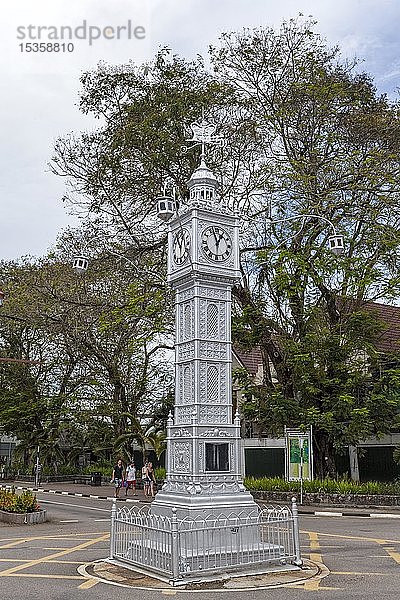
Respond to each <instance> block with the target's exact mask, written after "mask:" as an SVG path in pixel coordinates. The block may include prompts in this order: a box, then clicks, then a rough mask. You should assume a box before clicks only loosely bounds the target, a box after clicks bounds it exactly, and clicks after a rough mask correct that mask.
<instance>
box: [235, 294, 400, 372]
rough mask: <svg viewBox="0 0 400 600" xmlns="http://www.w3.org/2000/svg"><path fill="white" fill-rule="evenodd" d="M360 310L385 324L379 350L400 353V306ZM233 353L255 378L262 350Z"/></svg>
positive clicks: (376, 304) (371, 305) (369, 305)
mask: <svg viewBox="0 0 400 600" xmlns="http://www.w3.org/2000/svg"><path fill="white" fill-rule="evenodd" d="M359 309H361V310H368V311H371V312H372V313H374V314H375V315H376V316H377V318H378V319H379V320H380V321H382V323H384V324H385V327H384V329H383V330H382V331H381V332H380V333H379V334H378V337H377V340H376V348H377V350H378V351H379V352H384V353H387V352H400V306H390V305H388V304H380V303H379V302H364V303H363V304H361V305H360V306H359ZM233 353H234V354H235V356H236V358H237V360H238V362H239V363H240V364H241V365H243V367H244V368H245V369H246V370H247V371H248V372H249V373H250V375H252V376H253V377H254V376H255V375H256V374H257V371H258V368H259V366H260V365H262V355H261V350H260V348H259V347H258V346H256V347H255V348H253V349H252V350H243V349H241V348H240V347H238V346H237V345H234V347H233Z"/></svg>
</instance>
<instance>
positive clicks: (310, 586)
mask: <svg viewBox="0 0 400 600" xmlns="http://www.w3.org/2000/svg"><path fill="white" fill-rule="evenodd" d="M319 584H320V580H319V579H310V581H306V582H305V583H304V589H305V590H308V591H311V590H318V589H319Z"/></svg>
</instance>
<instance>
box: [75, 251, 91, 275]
mask: <svg viewBox="0 0 400 600" xmlns="http://www.w3.org/2000/svg"><path fill="white" fill-rule="evenodd" d="M88 266H89V259H88V258H87V257H86V256H83V255H81V256H75V257H74V259H73V260H72V268H73V270H74V271H75V273H78V274H81V273H85V271H87V269H88Z"/></svg>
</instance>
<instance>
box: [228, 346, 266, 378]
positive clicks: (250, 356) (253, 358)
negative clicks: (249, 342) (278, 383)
mask: <svg viewBox="0 0 400 600" xmlns="http://www.w3.org/2000/svg"><path fill="white" fill-rule="evenodd" d="M233 353H234V355H235V356H236V358H237V360H238V362H239V363H240V364H241V365H243V367H244V368H245V369H246V371H247V372H248V373H250V375H251V376H252V377H254V376H255V375H256V374H257V371H258V368H259V366H260V365H262V355H261V349H260V348H259V347H258V346H256V347H255V348H253V349H252V350H243V349H241V348H239V347H238V346H236V345H235V346H234V347H233Z"/></svg>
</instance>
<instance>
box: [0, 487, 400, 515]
mask: <svg viewBox="0 0 400 600" xmlns="http://www.w3.org/2000/svg"><path fill="white" fill-rule="evenodd" d="M12 488H14V489H15V490H21V491H25V490H28V491H30V492H40V493H44V494H57V495H59V496H75V497H77V498H93V499H94V500H114V496H99V495H97V494H80V493H76V492H64V491H62V490H50V489H48V490H47V489H44V488H35V487H24V486H16V485H14V486H13V485H3V484H0V489H7V490H10V489H12ZM118 501H119V502H127V503H128V504H139V503H141V504H149V503H150V502H151V501H150V502H149V501H148V500H139V499H137V500H136V499H135V500H133V499H131V498H118ZM299 515H305V516H310V517H361V518H363V519H364V518H369V519H400V512H399V513H384V512H369V513H364V512H363V513H361V512H357V511H347V510H345V511H331V510H315V511H311V510H302V509H301V508H299Z"/></svg>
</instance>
